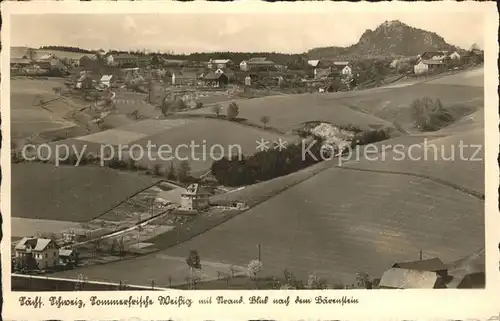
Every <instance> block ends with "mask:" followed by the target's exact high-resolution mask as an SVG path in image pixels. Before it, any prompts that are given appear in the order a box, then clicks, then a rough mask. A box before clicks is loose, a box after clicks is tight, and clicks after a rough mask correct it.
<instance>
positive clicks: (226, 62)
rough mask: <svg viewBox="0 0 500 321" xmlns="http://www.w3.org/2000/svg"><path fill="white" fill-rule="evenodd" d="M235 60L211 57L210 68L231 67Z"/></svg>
mask: <svg viewBox="0 0 500 321" xmlns="http://www.w3.org/2000/svg"><path fill="white" fill-rule="evenodd" d="M232 63H233V61H232V60H231V59H210V61H209V62H208V68H210V69H216V68H217V69H224V68H227V67H230V66H231V65H232Z"/></svg>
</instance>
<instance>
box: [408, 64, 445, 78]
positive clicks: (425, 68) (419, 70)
mask: <svg viewBox="0 0 500 321" xmlns="http://www.w3.org/2000/svg"><path fill="white" fill-rule="evenodd" d="M443 65H444V63H443V62H442V61H440V60H420V61H419V62H418V63H417V64H416V65H415V66H414V67H413V72H414V73H415V74H416V75H421V74H425V73H428V72H430V71H432V70H435V69H438V68H440V67H441V66H443Z"/></svg>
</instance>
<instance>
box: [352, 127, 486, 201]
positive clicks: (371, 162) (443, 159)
mask: <svg viewBox="0 0 500 321" xmlns="http://www.w3.org/2000/svg"><path fill="white" fill-rule="evenodd" d="M461 144H462V145H463V146H464V147H463V148H462V151H461V149H460V145H461ZM414 146H415V147H414V148H412V149H411V150H410V151H408V149H407V148H406V149H405V150H406V153H407V154H406V156H404V159H403V157H402V156H401V155H399V154H396V153H395V152H388V153H386V157H385V159H382V158H381V157H380V158H378V159H376V160H375V158H370V159H366V158H365V159H360V160H359V161H354V162H347V163H345V164H343V165H342V167H344V168H353V169H362V170H372V171H384V172H386V171H390V172H403V173H411V174H416V175H422V176H429V177H432V178H435V179H439V180H442V181H444V182H448V183H450V184H452V185H455V186H457V187H461V188H464V189H467V190H470V191H472V192H475V193H478V194H482V195H484V193H485V187H484V172H485V170H484V130H482V129H478V130H474V131H467V132H464V133H460V134H455V135H451V136H446V137H441V138H435V139H428V140H427V141H426V142H425V143H423V144H422V145H419V146H417V145H414ZM408 153H409V154H408Z"/></svg>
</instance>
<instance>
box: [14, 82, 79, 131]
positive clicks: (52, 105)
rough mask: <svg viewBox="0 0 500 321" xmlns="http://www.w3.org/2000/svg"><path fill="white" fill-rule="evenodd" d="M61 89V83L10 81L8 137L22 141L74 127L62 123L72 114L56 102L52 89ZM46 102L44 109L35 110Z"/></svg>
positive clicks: (70, 124) (64, 104) (68, 108)
mask: <svg viewBox="0 0 500 321" xmlns="http://www.w3.org/2000/svg"><path fill="white" fill-rule="evenodd" d="M57 86H62V80H61V79H50V80H30V79H27V78H23V79H13V80H11V96H10V105H11V124H12V126H11V134H12V138H13V139H18V138H24V137H27V136H30V135H31V134H34V133H42V132H47V131H53V130H57V129H61V128H68V127H72V126H74V124H73V123H71V122H69V121H66V120H64V119H63V116H64V115H65V114H66V113H67V112H68V111H70V110H71V108H70V106H68V105H67V104H66V103H65V102H63V101H61V100H55V99H56V98H57V96H56V95H55V94H54V93H53V92H52V88H54V87H57ZM42 99H43V100H44V101H46V102H48V103H47V104H46V105H45V109H44V108H41V107H40V106H37V105H39V104H40V100H42Z"/></svg>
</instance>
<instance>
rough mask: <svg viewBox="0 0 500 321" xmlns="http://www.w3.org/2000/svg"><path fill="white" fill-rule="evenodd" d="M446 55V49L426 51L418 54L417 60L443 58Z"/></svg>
mask: <svg viewBox="0 0 500 321" xmlns="http://www.w3.org/2000/svg"><path fill="white" fill-rule="evenodd" d="M447 56H448V53H447V52H446V51H426V52H423V53H421V54H419V55H418V58H419V60H441V61H442V60H445V59H446V57H447Z"/></svg>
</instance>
